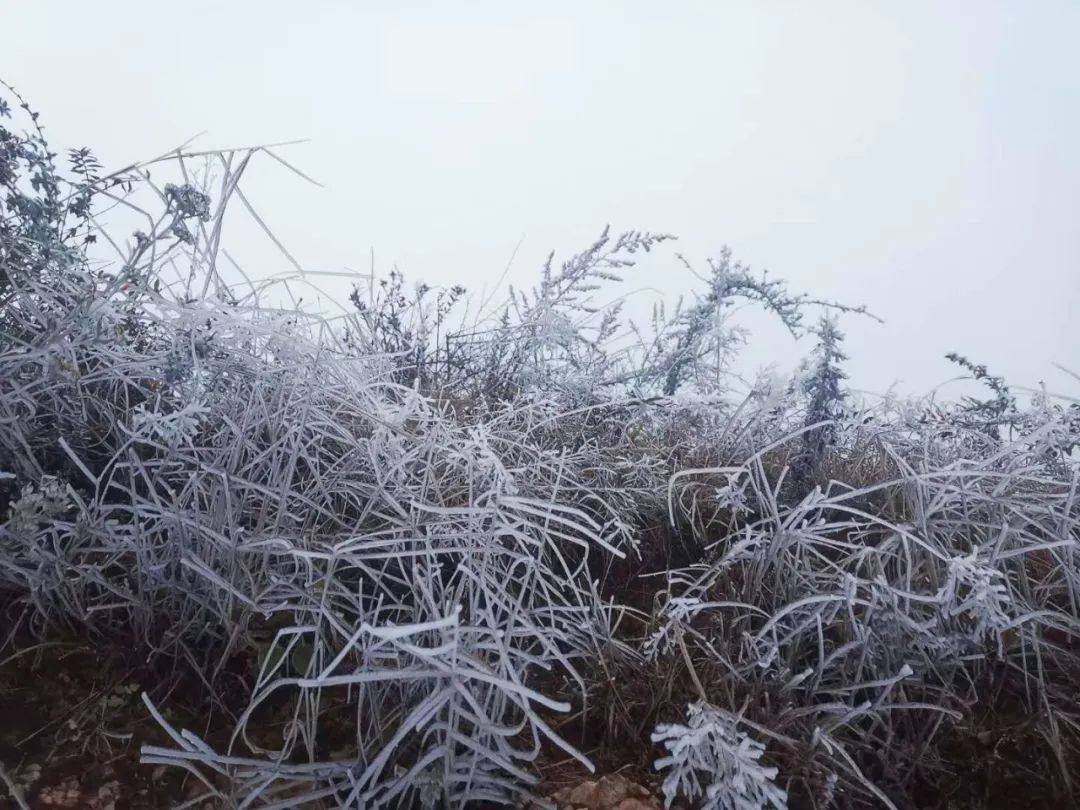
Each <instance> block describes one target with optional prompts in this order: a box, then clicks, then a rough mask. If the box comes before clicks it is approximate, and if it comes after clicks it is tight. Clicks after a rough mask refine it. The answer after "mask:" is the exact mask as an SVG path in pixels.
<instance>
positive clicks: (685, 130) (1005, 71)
mask: <svg viewBox="0 0 1080 810" xmlns="http://www.w3.org/2000/svg"><path fill="white" fill-rule="evenodd" d="M1078 41H1080V4H1077V3H1075V2H1061V3H1058V2H1049V0H1038V1H1033V2H1011V3H997V2H989V0H979V1H978V2H974V1H972V2H951V3H940V2H913V1H911V0H909V2H905V3H884V2H865V0H863V1H862V2H854V1H853V2H831V1H830V2H818V3H795V2H785V3H781V2H745V3H736V2H724V3H719V2H710V3H675V2H666V3H665V2H660V3H658V2H621V3H606V2H576V3H562V2H545V3H543V4H540V3H528V4H526V3H505V2H503V3H490V4H489V3H480V2H470V3H450V2H445V3H441V4H431V5H422V4H418V3H406V2H400V3H389V2H388V3H376V2H369V3H361V2H324V1H322V0H307V2H302V3H301V2H296V0H292V2H270V1H269V0H263V1H262V2H238V1H237V0H230V2H198V1H197V0H195V1H191V0H189V2H185V3H181V4H173V3H168V4H166V3H150V2H147V1H146V0H132V1H131V2H118V1H114V0H98V1H97V2H92V3H84V2H56V1H55V0H35V1H34V2H30V0H23V2H17V1H16V0H2V2H0V44H2V48H0V71H2V73H0V75H2V76H3V77H4V78H5V79H6V80H7V81H9V82H11V83H13V84H15V85H16V86H17V87H18V88H19V89H20V90H22V91H23V92H24V94H25V95H27V96H28V97H29V98H30V100H31V101H32V103H33V104H34V105H35V106H36V107H37V108H38V109H39V110H40V111H41V113H42V116H43V120H44V121H45V122H46V123H47V125H48V127H49V133H50V135H51V137H52V139H53V145H54V147H56V146H64V147H67V146H76V145H84V144H85V145H88V146H90V147H92V148H93V149H94V150H95V152H96V153H97V154H98V155H99V157H101V158H102V160H103V162H104V163H105V164H106V165H107V166H109V167H114V168H115V167H118V166H120V165H122V164H125V163H127V162H130V161H131V160H134V159H139V158H145V157H150V156H152V155H155V154H158V153H160V152H163V151H165V150H166V149H168V148H170V147H173V146H176V145H178V144H179V143H180V142H182V141H184V140H186V139H187V138H188V137H190V136H191V135H193V134H195V133H196V132H198V131H201V130H209V134H208V135H207V136H204V137H203V138H201V139H200V141H199V143H200V144H201V145H204V146H205V147H206V148H210V147H213V146H236V145H242V144H247V143H260V142H270V141H277V140H285V139H291V138H310V139H311V143H309V144H306V145H302V146H298V147H292V148H291V149H290V151H289V152H288V154H287V156H288V157H289V159H290V160H292V161H293V162H294V163H296V164H298V165H299V166H300V167H302V168H303V169H304V170H305V171H307V172H308V173H310V174H312V175H314V176H316V177H317V178H319V179H320V180H322V181H323V182H325V183H326V184H327V188H326V189H322V190H320V189H316V188H314V187H311V186H307V185H305V184H303V183H302V182H300V181H298V180H296V179H295V178H293V177H290V176H289V175H288V174H287V173H286V172H285V171H284V170H283V169H281V168H280V167H278V166H276V165H275V164H273V163H272V162H270V161H266V162H264V164H263V166H262V168H261V169H259V168H256V170H254V171H253V173H252V174H253V176H252V179H251V180H250V181H249V183H248V186H247V187H248V188H249V190H250V191H251V193H252V195H253V197H254V201H255V202H256V204H257V205H258V207H259V209H260V212H261V213H262V214H263V215H264V216H265V217H266V219H267V220H268V222H269V223H270V224H271V226H272V227H273V228H274V230H275V233H277V235H278V236H279V237H280V238H281V239H282V240H283V241H284V242H285V243H286V245H287V246H288V247H289V248H290V250H291V251H292V252H293V253H294V255H296V256H297V257H298V258H300V260H301V261H302V263H303V264H304V265H305V266H306V267H309V268H311V269H328V270H339V269H341V268H342V267H346V266H347V267H354V268H364V269H366V268H367V267H368V265H369V250H371V249H373V250H374V252H375V257H376V264H377V267H378V268H380V269H382V270H384V271H385V270H388V269H389V268H390V267H391V266H392V265H394V264H397V265H399V266H400V267H401V268H402V269H403V270H404V271H405V272H406V274H407V275H408V276H410V277H413V278H418V279H423V280H425V281H427V282H429V283H432V284H451V283H462V284H465V285H466V286H467V287H469V288H470V289H472V290H474V291H476V292H479V291H480V288H481V287H483V285H484V284H485V283H488V284H491V283H493V282H494V281H495V280H496V279H497V278H498V277H499V276H500V274H501V273H502V271H503V268H504V267H505V265H506V263H507V261H508V259H509V257H510V255H511V253H512V252H513V250H514V247H515V245H516V244H517V243H518V241H519V239H521V238H522V237H523V236H524V242H523V244H522V247H521V250H520V251H519V253H518V255H517V258H516V260H515V262H514V264H513V267H512V270H511V273H510V279H511V281H513V282H515V283H518V284H524V283H528V282H529V281H530V280H531V279H532V278H534V276H535V271H536V268H537V267H538V265H539V263H540V262H541V261H542V259H543V257H544V256H545V255H546V253H547V251H548V250H549V249H551V248H554V249H556V250H558V251H560V252H566V251H569V250H572V249H576V248H578V247H583V246H584V245H585V244H587V243H588V242H589V241H590V240H591V239H592V238H594V237H595V235H596V234H597V233H598V232H599V230H600V229H601V228H602V226H603V225H604V224H605V223H607V222H610V223H611V224H612V226H613V228H614V229H616V230H619V229H624V228H641V229H649V230H654V231H670V232H673V233H675V234H678V235H679V236H680V242H679V243H678V247H677V249H678V250H679V251H680V252H683V253H685V254H686V255H687V257H688V258H689V259H691V260H692V261H693V262H694V263H696V264H699V265H701V266H704V259H705V258H706V257H707V256H709V255H715V253H716V252H717V251H718V250H719V248H720V246H721V245H723V244H725V243H726V244H729V245H731V246H732V247H733V249H734V250H735V253H736V255H737V256H739V257H741V258H743V259H744V260H745V261H748V262H750V263H751V264H753V265H754V266H755V267H758V268H763V267H768V268H769V269H770V271H771V272H772V273H773V274H775V275H777V276H780V277H783V278H787V279H789V280H790V281H791V283H792V284H793V286H794V287H796V288H801V289H805V290H807V291H809V292H812V293H814V294H817V295H822V296H831V297H836V298H840V299H843V300H845V301H850V302H853V303H866V304H868V305H870V307H871V308H872V309H873V310H874V311H875V312H876V313H877V314H879V315H880V316H882V317H883V318H885V319H886V321H887V323H886V324H885V325H884V326H881V325H878V324H875V323H873V322H871V321H869V320H853V319H850V318H849V319H846V320H845V321H844V322H843V323H842V329H844V331H846V332H847V335H848V344H847V345H848V349H849V353H850V354H851V363H850V366H849V370H850V371H851V374H852V377H853V383H854V384H855V385H856V386H858V387H862V388H866V389H870V390H876V391H882V390H884V389H885V388H887V387H889V386H890V385H891V384H893V383H894V382H896V381H899V387H900V389H901V390H906V391H916V390H924V389H926V388H928V387H929V386H931V385H934V384H936V383H938V382H941V381H942V380H945V379H948V378H949V377H950V376H952V374H953V370H952V367H951V366H950V365H949V364H948V363H947V362H946V361H945V360H944V359H943V357H942V356H943V354H944V353H945V352H946V351H950V350H957V351H960V352H961V353H964V354H968V355H969V356H971V357H972V359H976V360H978V361H981V362H985V363H987V364H988V365H990V367H991V368H992V369H993V370H995V371H998V372H1000V373H1004V374H1005V375H1006V376H1007V377H1009V378H1010V379H1012V380H1014V381H1015V382H1017V383H1020V384H1030V385H1033V384H1035V382H1036V381H1037V380H1040V379H1045V380H1046V381H1047V382H1048V383H1049V384H1050V385H1051V387H1052V388H1053V387H1057V388H1059V389H1061V390H1065V389H1068V388H1069V385H1068V383H1066V382H1063V377H1062V375H1061V374H1060V372H1057V371H1055V370H1054V369H1053V368H1052V366H1051V363H1052V362H1053V361H1056V362H1059V363H1062V364H1064V365H1067V366H1070V367H1072V368H1073V369H1076V368H1077V367H1078V366H1080V351H1078V350H1080V329H1078V328H1077V325H1076V321H1075V319H1074V317H1073V315H1074V313H1077V312H1080V220H1078V216H1077V215H1078V213H1080V205H1078V203H1080V148H1078V145H1080V48H1078V47H1076V43H1077V42H1078ZM241 235H242V234H241ZM245 238H246V237H245ZM232 248H233V250H234V251H235V252H236V253H238V254H239V255H240V256H244V255H245V245H238V244H237V242H236V241H233V243H232ZM252 250H254V248H252ZM252 255H254V254H252ZM258 255H259V256H263V255H264V254H258ZM265 255H266V256H268V257H269V258H268V259H263V258H260V259H259V262H260V266H259V267H258V268H256V269H257V270H258V271H260V272H261V271H265V272H266V273H271V272H276V271H279V270H282V269H284V263H283V262H282V261H280V260H279V259H278V258H276V257H273V256H272V254H265ZM664 256H665V257H664V258H662V259H660V260H656V261H652V262H650V264H649V265H648V266H647V267H644V268H642V270H641V271H640V273H639V274H638V275H637V276H636V277H634V279H633V280H632V281H631V282H630V283H629V284H628V288H631V289H633V288H637V287H652V288H655V289H658V290H662V291H663V292H664V293H666V294H667V295H668V296H669V297H670V298H674V297H675V296H677V295H678V294H680V293H684V292H687V291H689V290H690V289H692V287H693V279H692V278H691V277H690V276H689V275H688V274H687V273H686V272H685V271H681V270H679V269H678V267H677V263H676V262H675V261H674V259H673V257H672V256H671V255H670V253H668V254H664ZM264 265H265V266H264ZM247 269H249V270H251V269H252V268H251V267H250V266H249V267H248V268H247ZM644 300H645V297H644V296H643V297H642V301H643V302H644ZM643 306H644V303H642V307H643ZM749 323H751V324H756V323H757V320H756V319H752V320H750V321H749ZM759 334H760V338H759V339H758V340H756V341H755V343H754V344H753V345H752V346H751V347H750V348H749V350H748V353H747V363H749V364H750V365H752V366H756V365H761V364H764V363H768V362H774V361H775V362H776V363H777V364H778V365H780V366H781V367H782V368H789V367H791V366H792V365H793V363H794V360H795V357H796V355H797V354H798V353H801V352H802V351H804V350H805V348H806V347H805V346H798V347H797V346H795V345H794V344H793V343H792V342H791V341H790V340H787V339H785V338H784V337H783V335H782V334H781V333H779V332H778V331H777V330H775V329H763V330H761V331H760V333H759ZM1073 393H1074V394H1075V392H1074V391H1073Z"/></svg>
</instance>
